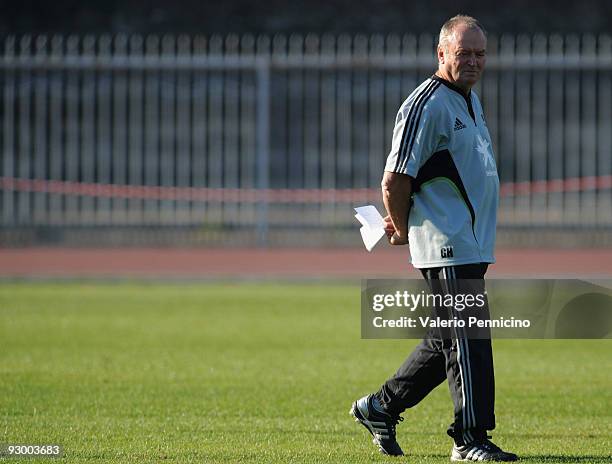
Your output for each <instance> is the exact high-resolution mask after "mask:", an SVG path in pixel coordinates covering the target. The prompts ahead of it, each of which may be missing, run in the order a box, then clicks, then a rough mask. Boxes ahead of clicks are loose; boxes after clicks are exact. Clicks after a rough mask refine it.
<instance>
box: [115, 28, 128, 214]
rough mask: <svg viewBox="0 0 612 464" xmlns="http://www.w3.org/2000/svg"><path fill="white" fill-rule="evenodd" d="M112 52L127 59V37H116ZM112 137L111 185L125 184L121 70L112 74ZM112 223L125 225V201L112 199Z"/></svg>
mask: <svg viewBox="0 0 612 464" xmlns="http://www.w3.org/2000/svg"><path fill="white" fill-rule="evenodd" d="M113 52H114V54H115V55H116V56H120V57H123V58H126V57H127V37H126V36H124V35H118V36H116V37H115V38H114V44H113ZM112 102H113V103H112V104H113V135H112V137H113V138H112V140H113V143H112V152H113V155H112V160H113V161H112V163H113V183H114V184H119V185H125V184H127V158H128V152H127V140H128V128H127V112H128V105H127V102H128V87H127V73H126V72H125V71H123V70H116V71H115V72H114V73H113V93H112ZM112 209H113V211H112V217H113V223H115V224H122V225H124V224H126V223H127V219H128V214H127V199H125V198H114V199H113V207H112Z"/></svg>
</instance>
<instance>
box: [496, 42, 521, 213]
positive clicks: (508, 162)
mask: <svg viewBox="0 0 612 464" xmlns="http://www.w3.org/2000/svg"><path fill="white" fill-rule="evenodd" d="M514 47H515V41H514V37H512V36H508V35H504V36H502V37H501V41H500V58H502V59H503V60H504V62H508V63H513V62H514V59H515V49H514ZM515 79H516V74H515V73H514V72H513V71H510V70H507V71H505V72H504V73H503V74H502V76H501V82H500V89H503V91H502V92H501V94H500V108H501V114H500V127H503V128H504V130H503V131H501V137H500V146H499V160H500V163H499V165H498V170H499V175H500V180H501V182H515V181H516V177H515V164H516V163H515V160H516V150H515V148H516V136H515V128H516V124H515V94H514V89H515V87H514V86H515ZM515 204H516V203H515V198H514V196H511V197H506V198H502V199H501V201H500V206H501V208H500V209H501V216H502V218H503V219H502V220H504V221H506V223H511V224H514V223H516V220H517V218H516V211H515Z"/></svg>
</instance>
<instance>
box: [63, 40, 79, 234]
mask: <svg viewBox="0 0 612 464" xmlns="http://www.w3.org/2000/svg"><path fill="white" fill-rule="evenodd" d="M79 45H80V44H79V39H78V37H76V36H70V37H68V38H67V39H66V52H65V54H64V55H63V58H64V59H66V58H68V57H71V58H76V57H77V56H78V54H79ZM66 74H67V76H66V144H65V147H66V167H65V172H66V174H65V179H66V180H67V181H68V182H78V181H79V164H80V163H79V140H80V133H79V132H80V131H79V126H80V111H79V86H80V82H81V75H80V72H78V71H72V72H70V71H68V72H67V73H66ZM64 201H65V203H64V204H65V213H66V216H65V217H66V223H67V224H68V225H75V224H78V223H79V219H80V209H79V197H78V196H76V195H67V196H66V198H65V199H64Z"/></svg>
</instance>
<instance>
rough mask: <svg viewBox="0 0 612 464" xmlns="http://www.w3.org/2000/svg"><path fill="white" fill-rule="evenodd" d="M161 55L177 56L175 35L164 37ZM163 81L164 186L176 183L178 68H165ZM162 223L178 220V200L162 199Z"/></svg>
mask: <svg viewBox="0 0 612 464" xmlns="http://www.w3.org/2000/svg"><path fill="white" fill-rule="evenodd" d="M161 56H162V57H164V58H176V41H175V39H174V37H173V36H171V35H165V36H163V37H162V44H161ZM160 74H161V75H160V81H161V122H160V127H159V132H160V134H161V143H160V147H161V152H160V169H161V172H160V180H161V184H160V185H161V186H162V187H166V188H168V187H173V186H175V185H176V131H177V125H176V82H177V80H176V78H177V75H176V74H177V72H176V70H163V71H161V73H160ZM160 219H161V221H160V223H161V224H173V223H174V222H175V221H176V202H175V201H172V200H162V201H161V204H160Z"/></svg>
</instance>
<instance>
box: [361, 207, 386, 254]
mask: <svg viewBox="0 0 612 464" xmlns="http://www.w3.org/2000/svg"><path fill="white" fill-rule="evenodd" d="M355 211H357V214H355V217H356V218H357V220H358V221H359V222H360V223H361V224H362V226H361V228H360V229H359V232H360V233H361V239H362V240H363V244H364V245H365V247H366V250H368V251H372V249H373V248H374V246H376V244H377V243H378V241H379V240H380V239H381V238H383V237H384V235H385V221H384V220H383V217H382V216H381V215H380V213H379V212H378V210H377V209H376V207H375V206H372V205H367V206H360V207H358V208H355Z"/></svg>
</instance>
